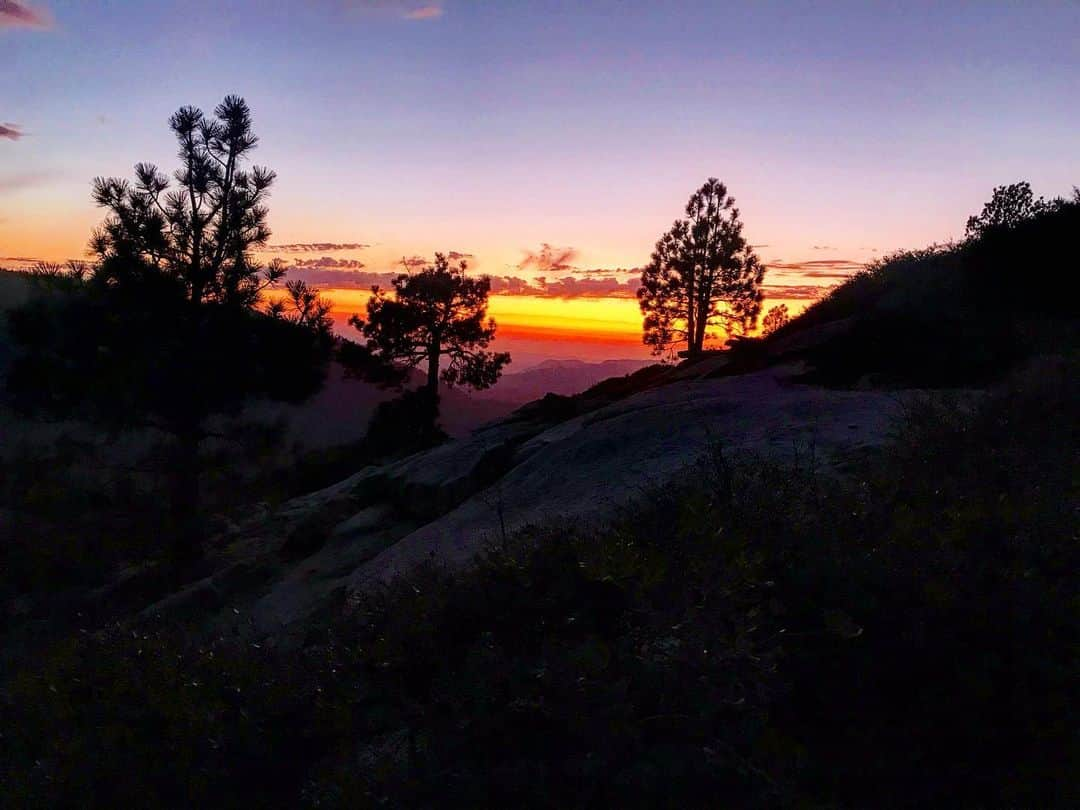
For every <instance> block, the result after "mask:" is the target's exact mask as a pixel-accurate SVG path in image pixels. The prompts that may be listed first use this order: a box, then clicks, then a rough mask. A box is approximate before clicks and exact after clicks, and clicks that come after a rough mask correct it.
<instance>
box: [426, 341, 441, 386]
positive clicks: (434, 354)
mask: <svg viewBox="0 0 1080 810" xmlns="http://www.w3.org/2000/svg"><path fill="white" fill-rule="evenodd" d="M425 387H426V389H427V392H428V393H429V394H430V395H431V396H432V397H434V396H435V395H436V394H438V393H439V346H438V344H436V345H434V346H431V347H430V348H429V349H428V369H427V385H426V386H425Z"/></svg>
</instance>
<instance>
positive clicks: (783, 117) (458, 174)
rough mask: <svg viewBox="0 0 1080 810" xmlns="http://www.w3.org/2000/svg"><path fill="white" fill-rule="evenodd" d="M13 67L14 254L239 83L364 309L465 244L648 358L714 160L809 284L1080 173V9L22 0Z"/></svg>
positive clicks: (622, 349) (1, 210) (586, 343)
mask: <svg viewBox="0 0 1080 810" xmlns="http://www.w3.org/2000/svg"><path fill="white" fill-rule="evenodd" d="M0 68H2V70H0V265H7V266H13V265H14V264H15V262H13V261H12V259H13V258H24V259H26V258H33V259H37V258H44V259H64V258H69V257H79V256H81V255H83V251H84V249H85V244H86V239H87V235H88V234H89V232H90V229H91V228H92V227H93V225H94V224H96V222H97V221H98V220H99V219H100V213H99V212H98V211H96V210H95V209H94V208H93V207H92V206H91V204H90V201H89V183H90V180H91V178H92V177H94V176H95V175H122V176H129V175H130V173H131V166H132V164H134V163H135V162H137V161H140V160H148V161H152V162H156V163H158V164H159V165H161V166H163V167H167V168H170V169H171V168H172V167H173V165H174V162H175V161H174V158H173V153H174V147H173V144H172V142H171V140H170V137H171V136H170V133H169V132H168V130H167V127H166V121H167V119H168V117H169V115H170V114H171V113H172V112H173V111H174V110H175V109H176V108H177V107H179V106H181V105H183V104H195V105H198V106H201V107H203V108H204V109H212V108H213V106H214V105H215V104H216V103H217V102H218V101H220V99H221V98H222V96H223V95H225V94H226V93H237V94H240V95H243V96H244V97H245V98H246V99H247V100H248V102H249V103H250V105H251V106H252V108H253V111H254V115H255V127H256V131H257V132H258V134H259V135H260V136H261V138H262V143H261V146H260V148H259V150H258V153H257V162H259V163H262V164H265V165H268V166H271V167H273V168H274V169H276V170H277V172H278V174H279V182H278V184H277V186H276V188H275V193H274V197H273V200H272V206H271V225H272V227H273V229H274V240H273V241H274V245H275V246H276V247H275V248H274V249H272V250H270V251H268V253H267V257H268V258H269V257H272V256H280V257H281V258H284V259H285V260H286V261H288V262H289V263H290V264H293V263H295V262H297V261H301V262H306V263H307V266H308V270H309V273H310V274H311V275H312V276H313V277H317V276H318V275H319V273H323V278H324V279H329V283H326V286H328V287H337V288H339V289H336V290H335V291H334V292H333V297H334V299H335V301H336V302H337V304H338V306H339V308H340V309H342V310H343V311H344V310H348V309H350V308H355V307H361V306H362V292H361V289H362V287H363V286H365V285H364V282H366V281H368V280H370V279H369V278H368V276H360V275H355V274H356V273H357V272H358V271H359V272H362V273H366V274H369V275H371V276H379V275H380V274H385V273H387V272H390V271H393V270H394V269H395V267H394V263H395V262H397V261H398V260H400V259H401V258H402V257H405V256H414V255H418V256H430V255H431V254H432V253H433V252H434V251H436V250H441V251H444V252H449V251H455V252H459V253H462V254H468V256H469V263H470V266H471V267H472V268H474V269H475V270H476V272H479V273H487V274H491V275H493V276H496V277H499V278H502V279H503V280H502V281H501V282H498V281H497V283H496V285H495V289H496V292H498V293H499V294H498V295H497V296H495V297H493V301H492V307H491V308H492V311H493V313H494V314H495V315H496V317H498V318H499V320H500V325H501V328H502V330H503V332H504V334H503V338H504V340H507V341H517V344H516V345H518V346H520V348H521V350H522V352H524V353H526V354H529V355H530V356H531V355H532V354H535V355H537V356H541V355H544V354H545V353H550V354H552V355H554V356H560V355H574V356H589V357H601V356H610V357H629V356H643V354H644V350H643V349H642V348H641V347H640V340H639V337H638V327H639V324H640V319H639V316H638V314H637V310H636V304H635V302H634V300H633V298H632V293H633V284H632V279H633V274H632V273H626V272H624V273H617V272H614V271H615V270H618V269H624V270H629V269H633V268H636V267H639V266H640V265H642V264H643V263H644V262H646V261H647V259H648V256H649V252H650V250H651V247H652V245H653V243H654V242H655V240H656V238H657V237H658V236H659V235H660V233H661V232H662V231H663V230H664V229H665V228H667V227H668V226H669V225H670V223H671V221H672V219H674V218H675V217H676V216H678V215H679V214H680V212H681V207H682V205H683V204H684V203H685V200H686V197H687V196H688V195H689V194H690V193H691V192H692V191H693V190H694V189H695V188H696V187H697V186H698V185H700V183H701V182H702V181H703V180H704V179H705V178H706V177H709V176H717V177H720V178H721V179H722V180H724V181H725V182H726V183H727V184H728V187H729V188H730V190H731V192H732V193H733V194H734V196H735V197H736V198H737V200H738V204H739V207H740V209H741V211H742V215H743V219H744V221H745V223H746V235H747V236H748V237H749V239H750V241H751V242H752V243H753V244H755V245H758V246H759V247H758V253H759V254H760V255H761V256H762V258H763V259H765V260H766V262H767V263H769V264H770V265H771V266H772V268H773V269H772V271H771V272H770V275H769V278H768V279H767V282H768V283H769V284H770V285H772V286H771V287H770V288H769V289H768V290H767V293H768V295H769V297H770V298H771V299H773V300H788V301H789V303H790V304H791V306H792V307H795V306H798V305H801V303H803V302H805V301H807V300H809V299H810V298H811V297H812V296H813V295H814V294H815V288H819V287H823V286H828V285H829V284H833V283H836V281H837V279H838V278H839V277H842V276H843V275H845V274H847V273H849V272H851V271H852V269H853V268H855V267H857V266H858V265H859V264H860V263H862V262H865V261H868V260H870V259H872V258H873V257H874V256H877V255H881V254H882V253H885V252H888V251H890V250H894V249H896V248H900V247H917V246H922V245H925V244H928V243H931V242H935V241H943V240H947V239H949V238H952V237H957V236H959V235H961V233H962V230H963V226H964V221H965V219H966V217H967V216H968V215H969V214H971V213H973V212H976V211H977V210H978V209H979V208H980V207H981V205H982V203H983V201H984V200H985V199H987V197H988V196H989V193H990V190H991V189H992V187H993V186H995V185H998V184H1002V183H1008V182H1014V181H1016V180H1019V179H1027V180H1030V181H1031V183H1032V185H1033V187H1034V189H1035V191H1036V193H1037V194H1044V195H1047V196H1052V195H1057V194H1065V193H1068V192H1069V190H1070V184H1071V182H1076V181H1078V180H1080V148H1078V145H1080V141H1078V137H1080V135H1078V133H1080V4H1078V3H1075V2H1046V3H1040V2H1030V3H1019V2H1015V3H994V2H990V1H989V0H983V1H982V2H955V3H947V2H933V3H916V2H912V3H903V4H900V3H872V2H851V3H840V2H837V3H825V2H815V3H798V2H785V3H769V2H754V3H747V2H731V3H725V2H704V1H702V2H682V1H680V0H669V1H668V2H638V1H637V0H622V1H621V2H620V1H619V0H596V1H595V2H584V1H583V0H566V1H565V2H549V1H548V0H529V2H525V0H521V1H520V2H518V1H517V0H506V1H505V2H490V1H485V0H443V1H442V2H438V0H418V1H417V2H406V0H401V1H400V2H397V1H396V0H369V1H368V2H363V1H362V0H294V1H293V2H288V3H284V2H282V3H273V2H256V1H255V0H245V1H243V2H242V1H240V0H237V1H236V2H232V1H231V0H215V1H214V2H210V0H205V1H203V0H190V1H189V2H186V3H183V4H165V3H151V2H142V1H141V0H111V1H106V0H98V1H96V2H95V1H94V0H33V2H24V0H0ZM544 243H548V244H550V245H553V246H555V247H556V248H564V249H566V250H565V251H564V252H563V256H564V261H562V262H557V263H556V264H555V266H554V267H552V266H550V263H548V264H545V262H544V261H543V260H542V258H538V254H539V251H540V250H541V245H543V244H544ZM559 252H560V251H556V253H559ZM324 257H326V258H328V259H329V260H331V261H329V262H327V261H323V259H324ZM530 257H531V258H530ZM360 265H363V267H360ZM327 271H335V272H334V273H330V274H329V275H327ZM345 274H354V275H345ZM541 277H542V278H543V279H544V281H543V282H541V281H539V279H540V278H541ZM343 278H344V280H343V281H342V279H343ZM567 279H571V281H567ZM574 279H576V281H574ZM339 282H340V283H339ZM342 286H344V287H356V288H358V289H340V287H342Z"/></svg>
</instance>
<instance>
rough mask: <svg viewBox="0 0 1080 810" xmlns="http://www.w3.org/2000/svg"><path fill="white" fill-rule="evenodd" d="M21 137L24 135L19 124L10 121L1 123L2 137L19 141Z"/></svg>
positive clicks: (0, 131)
mask: <svg viewBox="0 0 1080 810" xmlns="http://www.w3.org/2000/svg"><path fill="white" fill-rule="evenodd" d="M21 137H23V131H22V127H20V126H19V125H18V124H12V123H11V122H10V121H9V122H8V123H6V124H0V138H7V139H8V140H9V141H17V140H19V138H21Z"/></svg>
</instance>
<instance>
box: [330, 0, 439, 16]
mask: <svg viewBox="0 0 1080 810" xmlns="http://www.w3.org/2000/svg"><path fill="white" fill-rule="evenodd" d="M347 2H348V5H350V6H352V7H354V8H358V9H361V10H366V11H376V12H387V13H393V14H396V15H397V16H399V17H401V18H402V19H405V20H435V19H438V18H439V17H441V16H443V14H445V13H446V9H445V8H444V3H443V2H442V0H429V1H428V2H424V1H423V0H347Z"/></svg>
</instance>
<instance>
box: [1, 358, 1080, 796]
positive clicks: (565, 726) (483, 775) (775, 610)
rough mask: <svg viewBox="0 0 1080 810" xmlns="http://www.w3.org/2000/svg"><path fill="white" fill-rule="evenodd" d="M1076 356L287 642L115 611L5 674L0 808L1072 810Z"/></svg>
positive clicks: (657, 496)
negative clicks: (838, 454)
mask: <svg viewBox="0 0 1080 810" xmlns="http://www.w3.org/2000/svg"><path fill="white" fill-rule="evenodd" d="M1076 371H1077V365H1076V358H1075V355H1073V357H1072V358H1071V359H1068V358H1063V357H1059V358H1058V359H1057V360H1054V361H1046V363H1045V364H1044V365H1042V366H1040V367H1038V368H1035V369H1032V370H1031V371H1030V372H1029V373H1027V374H1025V375H1018V376H1014V377H1013V378H1012V379H1011V380H1010V381H1009V383H1008V385H1006V386H1002V387H1001V388H1000V389H998V390H997V391H996V392H994V393H992V394H990V395H988V396H986V397H984V398H982V399H981V400H979V401H978V402H977V403H975V404H973V405H970V406H965V405H964V404H963V403H961V402H944V401H937V402H935V401H931V400H926V401H919V402H912V403H911V405H910V407H909V409H908V412H907V416H906V418H905V419H904V421H903V422H902V423H901V424H900V425H898V435H897V437H896V440H895V442H894V443H893V444H892V445H891V446H890V447H889V448H888V449H887V450H885V451H883V452H882V453H881V454H880V455H876V456H875V457H868V458H865V459H862V460H860V461H858V462H856V463H855V464H854V465H853V467H852V468H851V469H849V470H847V471H846V472H847V474H846V475H845V476H844V477H843V479H841V480H838V479H836V478H835V477H833V476H831V475H825V474H824V473H822V472H821V471H819V470H818V469H817V468H816V466H815V463H814V459H813V455H812V453H811V452H810V448H807V449H806V452H803V453H801V454H800V456H799V457H798V458H796V459H795V460H794V461H793V462H791V463H788V464H771V463H767V462H765V461H763V460H761V459H749V458H742V459H731V458H727V457H725V455H724V453H723V448H722V447H721V446H717V448H716V450H715V452H714V453H713V454H711V456H710V457H708V458H705V459H703V460H702V462H701V468H700V470H699V473H700V474H699V475H696V476H693V477H691V478H687V479H686V480H687V481H689V482H691V483H688V484H687V485H686V486H684V487H681V488H673V489H666V490H664V491H659V492H655V493H652V494H651V496H650V497H648V498H646V499H645V500H643V501H642V502H641V503H639V504H637V505H636V506H634V507H633V508H629V509H628V510H627V511H626V512H625V514H624V515H622V517H621V518H620V519H619V520H617V521H615V522H614V523H613V524H612V525H611V526H610V527H608V528H607V529H605V530H603V531H598V532H580V531H576V530H574V529H573V528H571V527H564V526H558V525H553V526H551V527H548V528H547V529H546V530H544V531H543V532H541V537H540V538H531V539H533V540H535V539H542V540H543V542H541V543H539V544H534V543H529V542H522V543H521V544H520V545H515V546H514V548H513V549H512V550H509V551H503V550H497V551H496V550H493V551H492V552H491V553H490V554H488V555H487V556H486V557H485V558H484V559H483V560H481V561H480V562H479V564H478V566H477V568H476V569H475V570H474V571H471V572H469V573H466V574H462V575H459V576H456V577H451V576H450V575H448V574H446V573H443V572H441V571H438V570H435V569H428V570H422V571H420V572H418V573H417V574H416V575H415V576H414V577H411V578H410V579H408V580H406V581H401V582H398V583H396V584H395V585H394V586H392V587H390V588H389V589H387V590H386V591H385V592H382V593H379V594H376V595H374V596H371V597H369V598H366V599H363V600H360V601H356V602H352V603H349V604H345V605H342V606H341V608H340V610H339V611H338V612H337V613H335V615H333V616H329V617H326V618H325V619H324V620H323V621H321V622H320V623H318V624H317V626H313V627H312V628H311V630H310V634H309V643H308V644H307V645H306V646H305V647H304V648H303V649H302V650H290V651H284V650H281V651H278V650H275V649H274V648H273V647H272V646H267V645H265V644H261V645H260V644H251V643H248V642H242V641H240V640H237V639H229V638H206V637H203V636H200V635H198V634H196V633H195V632H194V631H192V630H190V629H188V630H184V629H183V628H179V627H163V626H159V625H156V624H153V623H151V624H144V625H141V626H127V625H124V626H120V625H117V626H115V627H113V628H111V629H107V630H105V631H102V632H97V633H86V634H82V635H77V636H76V637H75V638H74V639H73V640H71V641H70V642H67V643H65V644H63V645H61V646H60V647H59V648H58V649H56V650H54V651H53V652H52V653H51V654H50V655H49V656H48V658H47V659H46V660H44V661H41V662H37V663H35V664H34V665H33V666H29V667H27V668H25V669H24V670H23V671H21V672H13V673H11V674H10V677H8V678H7V679H6V682H5V686H4V694H3V720H2V723H0V726H2V728H3V729H4V732H3V738H2V740H0V744H2V746H3V759H4V762H5V765H4V772H5V791H6V797H7V799H8V800H9V801H11V802H12V803H14V804H26V805H31V804H39V805H56V804H78V805H82V806H90V805H93V806H102V807H104V806H110V807H114V806H296V805H297V804H303V803H307V804H309V805H312V806H331V807H333V806H374V805H382V806H402V805H408V806H433V807H434V806H447V805H457V806H538V807H585V806H596V807H603V806H669V807H683V806H717V805H723V806H763V807H764V806H777V805H785V804H792V805H798V806H852V807H866V806H930V805H932V806H1026V807H1034V806H1075V804H1076V801H1077V800H1078V799H1080V794H1078V792H1077V788H1078V785H1077V781H1076V773H1077V767H1076V766H1077V765H1078V764H1080V762H1078V761H1077V753H1078V752H1077V748H1076V741H1075V727H1074V724H1073V722H1072V716H1071V714H1070V707H1071V698H1072V693H1071V689H1070V683H1075V681H1073V680H1072V679H1073V678H1074V676H1075V674H1076V669H1075V664H1076V662H1075V649H1076V647H1075V644H1076V641H1077V639H1076V627H1077V622H1076V620H1077V603H1076V593H1075V582H1074V576H1075V571H1076V570H1077V567H1078V564H1080V559H1078V555H1077V545H1076V539H1077V538H1076V525H1077V524H1076V514H1077V513H1076V509H1077V506H1078V502H1077V495H1078V492H1077V481H1078V474H1080V467H1078V463H1077V456H1076V454H1075V453H1074V452H1073V451H1074V449H1075V447H1076V443H1077V438H1078V437H1077V430H1078V424H1080V423H1078V421H1077V420H1076V418H1075V416H1076V410H1075V404H1076V402H1077V396H1078V394H1080V391H1078V390H1077V383H1076Z"/></svg>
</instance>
